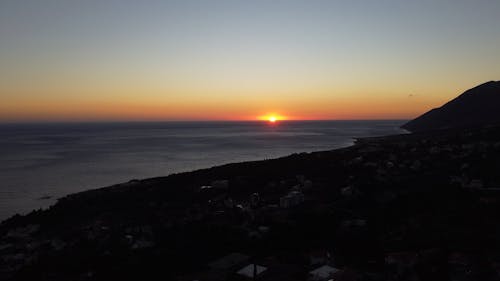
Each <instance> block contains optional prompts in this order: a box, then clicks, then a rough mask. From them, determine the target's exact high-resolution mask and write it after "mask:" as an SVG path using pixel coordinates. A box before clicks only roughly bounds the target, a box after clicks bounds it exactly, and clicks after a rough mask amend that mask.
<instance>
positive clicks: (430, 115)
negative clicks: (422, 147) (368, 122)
mask: <svg viewBox="0 0 500 281" xmlns="http://www.w3.org/2000/svg"><path fill="white" fill-rule="evenodd" d="M498 123H500V81H490V82H487V83H484V84H481V85H479V86H477V87H474V88H472V89H469V90H467V91H465V92H464V93H463V94H461V95H460V96H458V97H456V98H455V99H453V100H451V101H450V102H448V103H446V104H445V105H443V106H441V107H439V108H435V109H432V110H430V111H428V112H426V113H425V114H423V115H421V116H420V117H418V118H416V119H414V120H412V121H410V122H408V123H406V124H404V125H403V126H402V128H403V129H406V130H408V131H411V132H422V131H430V130H441V129H450V128H467V127H474V126H485V125H492V124H498Z"/></svg>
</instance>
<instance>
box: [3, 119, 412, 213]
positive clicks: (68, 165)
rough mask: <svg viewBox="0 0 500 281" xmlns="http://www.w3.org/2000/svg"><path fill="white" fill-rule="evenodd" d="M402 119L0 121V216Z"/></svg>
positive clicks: (315, 147) (292, 149)
mask: <svg viewBox="0 0 500 281" xmlns="http://www.w3.org/2000/svg"><path fill="white" fill-rule="evenodd" d="M403 123H404V121H401V120H390V121H387V120H384V121H279V122H276V123H274V124H271V123H268V122H263V121H259V122H147V123H146V122H132V123H39V124H27V123H22V124H0V155H1V157H0V220H3V219H6V218H8V217H10V216H12V215H14V214H16V213H19V214H26V213H27V212H29V211H31V210H33V209H38V208H47V207H48V206H50V205H52V204H54V203H55V202H56V200H57V198H60V197H62V196H64V195H67V194H70V193H75V192H79V191H84V190H88V189H93V188H99V187H104V186H109V185H112V184H116V183H121V182H126V181H129V180H131V179H143V178H149V177H157V176H166V175H169V174H171V173H178V172H185V171H192V170H196V169H200V168H208V167H212V166H215V165H221V164H226V163H231V162H241V161H249V160H261V159H269V158H277V157H281V156H286V155H289V154H292V153H297V152H312V151H322V150H331V149H335V148H341V147H346V146H349V145H352V144H353V138H355V137H368V136H382V135H390V134H400V133H404V131H403V130H402V129H400V128H399V126H400V125H402V124H403Z"/></svg>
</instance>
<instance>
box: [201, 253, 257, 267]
mask: <svg viewBox="0 0 500 281" xmlns="http://www.w3.org/2000/svg"><path fill="white" fill-rule="evenodd" d="M248 259H249V257H248V256H246V255H243V254H240V253H231V254H229V255H226V256H224V257H222V258H220V259H217V260H215V261H213V262H211V263H209V264H208V266H209V267H210V268H212V269H230V268H232V267H235V266H237V265H241V264H243V263H245V262H246V261H247V260H248Z"/></svg>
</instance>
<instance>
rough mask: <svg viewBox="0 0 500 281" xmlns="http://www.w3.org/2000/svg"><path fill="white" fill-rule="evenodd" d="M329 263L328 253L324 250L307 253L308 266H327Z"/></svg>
mask: <svg viewBox="0 0 500 281" xmlns="http://www.w3.org/2000/svg"><path fill="white" fill-rule="evenodd" d="M330 261H331V256H330V252H328V251H325V250H317V251H312V252H310V253H309V264H310V265H312V266H319V265H324V264H327V263H329V262H330Z"/></svg>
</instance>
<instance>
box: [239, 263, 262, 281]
mask: <svg viewBox="0 0 500 281" xmlns="http://www.w3.org/2000/svg"><path fill="white" fill-rule="evenodd" d="M266 270H267V267H264V266H261V265H257V264H255V263H251V264H249V265H247V266H245V267H243V268H241V269H240V270H238V271H237V272H236V273H238V274H239V275H241V276H243V277H247V278H251V279H254V278H255V277H258V276H259V275H261V274H262V273H263V272H264V271H266Z"/></svg>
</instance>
